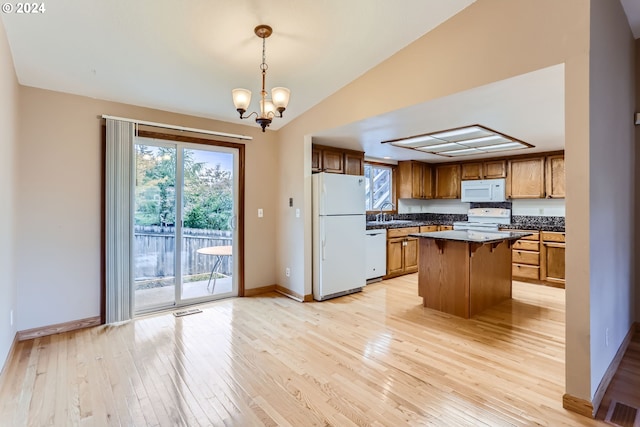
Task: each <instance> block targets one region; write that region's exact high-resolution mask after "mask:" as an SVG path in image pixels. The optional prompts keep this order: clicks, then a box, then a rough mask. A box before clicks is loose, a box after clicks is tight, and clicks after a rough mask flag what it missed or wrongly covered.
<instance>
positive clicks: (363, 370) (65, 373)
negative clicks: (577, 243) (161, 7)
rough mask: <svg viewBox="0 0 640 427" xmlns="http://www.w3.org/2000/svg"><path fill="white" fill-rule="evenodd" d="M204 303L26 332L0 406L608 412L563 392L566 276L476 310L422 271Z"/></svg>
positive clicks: (187, 412)
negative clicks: (454, 308)
mask: <svg viewBox="0 0 640 427" xmlns="http://www.w3.org/2000/svg"><path fill="white" fill-rule="evenodd" d="M200 308H201V309H202V310H203V311H202V313H198V314H194V315H191V316H185V317H181V318H176V317H174V316H172V315H171V314H170V313H166V314H156V315H147V316H144V317H140V318H138V319H136V320H135V321H132V322H128V323H125V324H119V325H113V326H100V327H95V328H91V329H86V330H79V331H74V332H69V333H65V334H60V335H57V336H55V337H44V338H36V339H35V340H31V341H27V342H21V343H19V344H18V346H17V347H16V357H14V358H13V359H12V361H11V363H10V365H9V366H7V368H6V369H7V375H6V376H5V379H4V381H3V384H0V397H1V398H2V401H0V420H12V422H13V424H11V425H29V424H33V425H44V424H52V425H65V426H66V425H93V426H98V425H100V426H101V425H136V426H138V425H146V426H181V425H184V426H198V425H224V426H238V425H242V426H254V425H255V426H260V425H266V426H271V425H273V426H276V425H281V426H314V425H318V426H323V425H332V426H365V425H367V426H403V425H436V426H453V425H455V426H467V425H468V426H496V425H511V426H529V425H548V426H581V425H584V426H597V425H604V424H602V423H601V422H599V421H596V420H590V419H587V418H584V417H581V416H579V415H577V414H574V413H571V412H569V411H566V410H564V409H563V408H562V395H563V393H564V391H565V385H564V363H565V361H564V352H565V345H564V332H565V326H564V316H565V311H564V290H563V289H558V288H552V287H544V286H538V285H534V284H528V283H520V282H514V288H513V299H512V300H510V301H506V302H504V303H501V304H499V305H497V306H495V307H492V308H490V309H489V310H486V311H485V312H483V313H481V314H479V315H478V316H476V317H474V318H471V319H468V320H465V319H461V318H457V317H455V316H451V315H447V314H444V313H440V312H437V311H433V310H430V309H427V308H424V307H423V306H422V299H421V298H420V297H418V295H417V275H408V276H401V277H398V278H394V279H391V280H386V281H382V282H379V283H376V284H373V285H368V286H367V287H366V288H365V289H364V291H363V292H360V293H357V294H353V295H348V296H345V297H342V298H337V299H333V300H329V301H325V302H322V303H317V302H312V303H303V304H301V303H299V302H296V301H293V300H291V299H289V298H286V297H283V296H281V295H279V294H277V293H269V294H265V295H260V296H256V297H252V298H236V299H227V300H220V301H216V302H213V303H210V304H207V305H202V306H201V307H200ZM632 345H633V346H637V345H638V344H637V340H636V339H634V341H633V342H632ZM635 363H638V362H635ZM632 364H633V362H632ZM622 366H623V365H621V368H622ZM625 366H626V365H625ZM614 381H615V380H614Z"/></svg>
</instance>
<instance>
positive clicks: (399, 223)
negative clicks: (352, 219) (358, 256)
mask: <svg viewBox="0 0 640 427" xmlns="http://www.w3.org/2000/svg"><path fill="white" fill-rule="evenodd" d="M421 225H452V223H450V222H443V221H417V220H416V221H413V220H392V221H384V222H377V221H367V230H378V229H383V228H384V229H388V228H405V227H420V226H421Z"/></svg>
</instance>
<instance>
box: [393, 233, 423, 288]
mask: <svg viewBox="0 0 640 427" xmlns="http://www.w3.org/2000/svg"><path fill="white" fill-rule="evenodd" d="M419 231H420V228H419V227H405V228H393V229H389V230H387V275H386V276H385V278H390V277H395V276H400V275H403V274H409V273H415V272H416V271H418V239H417V238H415V237H409V234H412V233H418V232H419Z"/></svg>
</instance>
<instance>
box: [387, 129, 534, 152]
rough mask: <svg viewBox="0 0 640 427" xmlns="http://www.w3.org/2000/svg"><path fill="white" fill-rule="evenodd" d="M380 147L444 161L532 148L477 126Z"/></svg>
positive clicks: (413, 137)
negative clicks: (407, 149) (435, 156)
mask: <svg viewBox="0 0 640 427" xmlns="http://www.w3.org/2000/svg"><path fill="white" fill-rule="evenodd" d="M382 143H383V144H387V143H388V144H391V145H393V146H395V147H401V148H409V149H412V150H418V151H421V152H425V153H430V154H436V155H439V156H444V157H460V156H471V155H477V154H485V153H496V152H499V151H510V150H517V149H526V148H532V147H533V145H531V144H529V143H526V142H524V141H521V140H519V139H517V138H514V137H512V136H509V135H506V134H504V133H501V132H498V131H496V130H493V129H490V128H488V127H486V126H482V125H479V124H474V125H470V126H463V127H459V128H454V129H447V130H442V131H437V132H430V133H425V134H421V135H414V136H409V137H406V138H398V139H392V140H387V141H382Z"/></svg>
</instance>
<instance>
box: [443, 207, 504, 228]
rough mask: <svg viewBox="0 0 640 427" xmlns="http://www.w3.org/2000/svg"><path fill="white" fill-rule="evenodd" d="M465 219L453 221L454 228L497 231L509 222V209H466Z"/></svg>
mask: <svg viewBox="0 0 640 427" xmlns="http://www.w3.org/2000/svg"><path fill="white" fill-rule="evenodd" d="M467 217H468V220H467V221H458V222H454V223H453V229H454V230H477V231H498V229H499V228H500V226H501V225H508V224H511V209H501V208H473V209H469V210H468V211H467Z"/></svg>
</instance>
